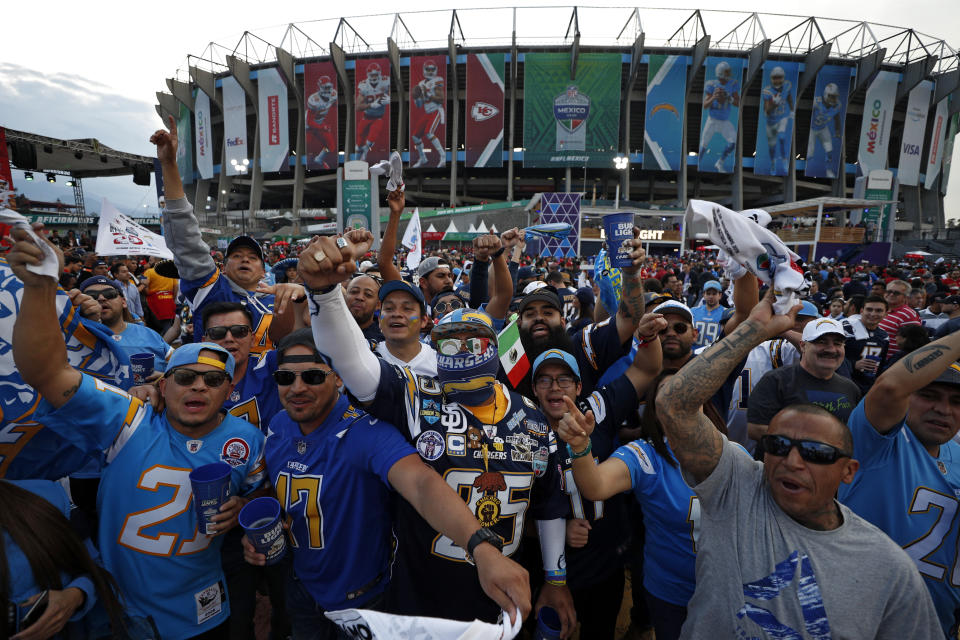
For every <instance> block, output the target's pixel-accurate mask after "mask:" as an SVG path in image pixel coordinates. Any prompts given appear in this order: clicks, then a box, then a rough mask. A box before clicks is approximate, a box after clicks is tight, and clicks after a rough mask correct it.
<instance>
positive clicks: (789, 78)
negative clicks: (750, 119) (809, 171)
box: [753, 60, 800, 176]
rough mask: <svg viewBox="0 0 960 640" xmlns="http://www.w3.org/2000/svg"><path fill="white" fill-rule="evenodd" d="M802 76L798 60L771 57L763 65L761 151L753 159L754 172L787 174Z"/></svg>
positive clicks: (758, 144)
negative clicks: (781, 59)
mask: <svg viewBox="0 0 960 640" xmlns="http://www.w3.org/2000/svg"><path fill="white" fill-rule="evenodd" d="M799 76H800V63H798V62H780V61H773V60H769V61H767V62H765V63H764V65H763V90H762V91H761V92H760V117H759V118H758V119H757V120H758V124H757V155H756V156H755V157H754V160H753V172H754V173H756V174H758V175H763V176H785V175H787V170H788V169H789V168H790V152H791V151H792V147H793V116H794V113H795V112H796V109H797V78H798V77H799Z"/></svg>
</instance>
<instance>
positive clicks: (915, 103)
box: [897, 80, 933, 186]
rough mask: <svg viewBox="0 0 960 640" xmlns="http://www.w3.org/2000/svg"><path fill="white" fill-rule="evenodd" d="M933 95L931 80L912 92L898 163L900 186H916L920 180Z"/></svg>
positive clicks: (908, 103) (916, 87) (919, 85)
mask: <svg viewBox="0 0 960 640" xmlns="http://www.w3.org/2000/svg"><path fill="white" fill-rule="evenodd" d="M931 93H933V82H932V81H930V80H924V81H923V82H921V83H920V84H918V85H917V86H915V87H914V88H913V89H911V90H910V98H909V99H908V100H907V113H906V117H905V118H904V123H903V140H902V141H901V142H900V160H899V161H898V162H897V179H898V180H899V181H900V184H906V185H911V186H916V185H917V181H918V180H919V179H920V157H921V156H922V155H923V134H924V132H925V131H926V129H927V115H928V114H929V112H930V94H931Z"/></svg>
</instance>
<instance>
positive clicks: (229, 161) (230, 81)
mask: <svg viewBox="0 0 960 640" xmlns="http://www.w3.org/2000/svg"><path fill="white" fill-rule="evenodd" d="M222 87H223V144H224V146H225V147H226V150H227V153H226V162H225V163H224V166H225V167H226V172H227V175H228V176H235V175H238V174H239V173H240V172H239V171H238V170H237V167H238V166H241V167H242V166H243V161H244V160H247V163H249V162H250V160H249V159H248V157H247V94H246V93H244V91H243V89H242V88H241V87H240V83H239V82H237V80H236V78H234V77H233V76H226V77H224V79H223V81H222ZM234 160H236V162H233V161H234Z"/></svg>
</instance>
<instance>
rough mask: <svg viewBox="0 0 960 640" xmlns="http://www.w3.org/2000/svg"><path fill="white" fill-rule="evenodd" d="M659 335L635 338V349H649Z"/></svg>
mask: <svg viewBox="0 0 960 640" xmlns="http://www.w3.org/2000/svg"><path fill="white" fill-rule="evenodd" d="M659 338H660V334H658V333H655V334H653V335H652V336H637V349H642V348H644V347H649V346H650V345H651V344H653V342H654V340H658V339H659Z"/></svg>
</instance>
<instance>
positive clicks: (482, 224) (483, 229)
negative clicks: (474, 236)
mask: <svg viewBox="0 0 960 640" xmlns="http://www.w3.org/2000/svg"><path fill="white" fill-rule="evenodd" d="M477 233H490V232H489V231H487V223H486V222H484V221H483V220H481V221H480V226H479V227H477Z"/></svg>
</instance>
